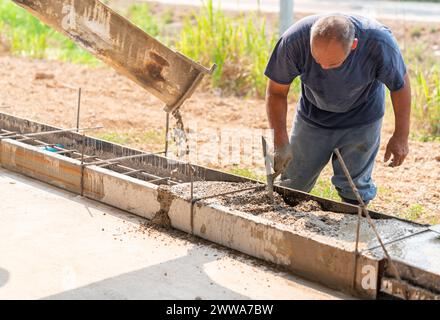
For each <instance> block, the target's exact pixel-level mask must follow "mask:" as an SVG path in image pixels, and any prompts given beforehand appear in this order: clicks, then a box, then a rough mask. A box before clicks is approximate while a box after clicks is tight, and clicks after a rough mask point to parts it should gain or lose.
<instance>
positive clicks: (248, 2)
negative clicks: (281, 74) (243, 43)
mask: <svg viewBox="0 0 440 320" xmlns="http://www.w3.org/2000/svg"><path fill="white" fill-rule="evenodd" d="M138 2H159V3H165V4H179V5H194V6H201V5H203V1H202V0H154V1H152V0H138ZM205 3H206V1H205ZM213 3H214V6H215V7H218V4H220V6H221V8H222V9H225V10H239V11H249V10H261V11H264V12H278V11H279V0H260V1H258V0H214V1H213ZM293 8H294V10H295V11H296V12H302V13H330V12H345V13H356V14H361V15H364V16H370V17H373V18H385V19H396V20H402V19H403V20H408V21H425V22H429V21H432V22H440V3H428V2H407V1H365V0H338V1H330V0H294V5H293Z"/></svg>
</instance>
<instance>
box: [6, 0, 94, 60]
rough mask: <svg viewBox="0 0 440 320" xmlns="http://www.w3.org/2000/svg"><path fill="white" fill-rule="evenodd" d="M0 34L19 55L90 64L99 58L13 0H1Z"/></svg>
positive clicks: (11, 49)
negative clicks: (12, 0)
mask: <svg viewBox="0 0 440 320" xmlns="http://www.w3.org/2000/svg"><path fill="white" fill-rule="evenodd" d="M0 34H1V35H2V39H3V41H5V42H6V43H7V45H8V46H9V47H10V51H11V53H13V54H16V55H22V56H29V57H32V58H52V59H57V60H62V61H70V62H74V63H81V64H87V65H92V66H93V65H98V64H99V63H100V62H99V61H98V60H97V59H96V58H94V57H93V56H92V55H91V54H89V53H88V52H86V51H84V50H82V49H80V48H78V47H77V46H76V45H75V44H74V43H73V42H72V41H71V40H69V39H68V38H67V37H65V36H63V35H61V34H59V33H57V32H56V31H54V30H53V29H52V28H50V27H48V26H47V25H45V24H43V23H42V22H40V21H39V20H38V19H36V18H34V17H33V16H32V15H31V14H30V13H28V12H27V11H25V10H23V9H21V8H20V7H18V6H17V5H15V4H13V3H12V2H11V1H7V0H0Z"/></svg>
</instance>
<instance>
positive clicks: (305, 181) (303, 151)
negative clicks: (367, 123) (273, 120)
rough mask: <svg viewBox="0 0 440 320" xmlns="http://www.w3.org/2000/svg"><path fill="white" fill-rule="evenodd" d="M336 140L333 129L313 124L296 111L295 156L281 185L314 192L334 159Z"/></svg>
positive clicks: (293, 134) (293, 135) (292, 138)
mask: <svg viewBox="0 0 440 320" xmlns="http://www.w3.org/2000/svg"><path fill="white" fill-rule="evenodd" d="M332 139H334V132H333V130H327V129H322V128H319V127H315V126H313V125H310V124H308V123H307V122H305V121H304V120H302V119H301V117H300V116H298V114H296V115H295V119H294V121H293V127H292V132H291V135H290V144H291V145H292V153H293V159H292V161H290V163H289V165H288V166H287V168H286V170H285V171H284V173H283V174H282V175H281V183H280V185H282V186H285V187H288V188H292V189H297V190H301V191H305V192H310V190H312V188H313V186H314V185H315V183H316V180H317V179H318V176H319V174H320V173H321V171H322V169H323V168H324V167H325V165H326V164H327V163H328V161H329V160H330V157H331V154H332V151H333V143H334V142H333V141H332Z"/></svg>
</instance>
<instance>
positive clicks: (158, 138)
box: [95, 130, 165, 146]
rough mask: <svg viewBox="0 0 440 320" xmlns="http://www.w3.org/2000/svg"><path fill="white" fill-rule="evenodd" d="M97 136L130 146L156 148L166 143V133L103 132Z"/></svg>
mask: <svg viewBox="0 0 440 320" xmlns="http://www.w3.org/2000/svg"><path fill="white" fill-rule="evenodd" d="M95 136H96V137H97V138H99V139H103V140H106V141H110V142H114V143H118V144H122V145H130V144H145V145H151V146H156V145H158V144H160V143H165V142H164V141H165V132H162V131H156V130H149V131H145V132H132V131H130V132H113V131H112V132H103V133H97V134H95Z"/></svg>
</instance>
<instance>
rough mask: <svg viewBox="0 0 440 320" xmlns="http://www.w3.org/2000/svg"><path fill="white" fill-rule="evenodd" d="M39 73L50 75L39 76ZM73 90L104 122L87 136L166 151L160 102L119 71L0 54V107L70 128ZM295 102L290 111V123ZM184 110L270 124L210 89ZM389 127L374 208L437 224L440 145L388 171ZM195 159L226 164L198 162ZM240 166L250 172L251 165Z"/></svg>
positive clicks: (216, 121)
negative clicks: (385, 158) (386, 153)
mask: <svg viewBox="0 0 440 320" xmlns="http://www.w3.org/2000/svg"><path fill="white" fill-rule="evenodd" d="M37 73H45V74H47V75H49V76H48V77H47V79H40V80H37V79H36V75H37ZM78 87H81V88H82V90H83V94H82V97H83V99H82V109H81V110H82V114H81V126H83V127H87V126H97V125H103V126H104V127H105V129H104V130H102V131H100V132H96V133H92V135H97V136H99V137H102V138H105V139H109V140H113V141H116V142H119V143H123V144H126V145H130V146H133V147H137V148H141V149H144V150H155V151H157V150H162V149H163V141H164V137H163V131H164V117H165V114H164V112H163V111H162V107H163V105H162V103H161V102H160V101H158V100H157V99H155V98H154V97H153V96H152V95H150V94H148V93H146V92H144V91H143V90H142V89H140V88H139V87H138V86H137V85H135V84H134V83H132V82H131V81H130V80H127V79H125V78H124V77H122V76H119V75H118V74H116V72H114V71H112V70H110V69H108V68H105V67H100V68H94V69H93V68H89V67H85V66H79V65H73V64H68V63H62V62H57V61H45V60H31V59H26V58H19V57H11V56H8V55H3V56H1V57H0V94H1V101H0V108H1V107H9V108H6V109H0V110H1V111H4V112H7V113H11V114H14V115H17V116H21V117H26V118H30V119H33V120H37V121H41V122H45V123H48V124H53V125H57V126H62V127H66V128H67V127H72V126H74V125H75V121H76V115H75V113H76V105H77V88H78ZM293 106H294V104H291V108H290V110H289V115H288V123H289V124H290V123H291V120H292V117H293V113H294V107H293ZM182 111H183V116H184V120H185V122H188V121H189V120H190V119H191V120H192V121H194V122H196V123H197V126H198V128H199V130H211V132H216V130H218V129H219V128H220V129H221V128H224V127H226V126H227V127H231V128H235V129H236V130H237V131H236V132H243V131H244V130H245V129H248V128H250V129H264V128H267V120H266V114H265V106H264V101H263V100H255V99H246V100H245V99H241V98H237V97H221V96H220V95H219V94H216V93H215V92H212V91H208V90H198V91H197V92H196V94H195V95H194V96H193V97H192V98H191V99H190V100H189V101H187V102H186V104H185V105H184V106H183V108H182ZM289 127H290V125H289ZM392 128H393V123H392V117H391V116H388V117H386V121H385V125H384V129H383V138H382V145H381V151H380V154H379V156H378V157H377V160H376V167H375V171H374V178H375V180H376V182H377V184H378V186H379V195H378V197H377V199H375V200H374V202H373V203H372V206H373V208H374V209H376V210H381V211H382V212H385V213H388V214H394V215H399V216H401V217H405V218H411V219H415V220H417V221H419V222H428V223H440V188H439V185H440V143H438V142H423V143H422V142H418V141H411V143H410V148H411V153H410V155H409V157H408V159H407V161H406V162H405V163H404V165H402V166H401V167H399V168H389V167H387V166H386V165H385V164H384V163H383V161H382V159H383V154H384V148H385V145H386V142H387V141H388V139H389V137H390V135H391V133H392ZM207 139H208V138H207ZM199 143H203V141H199ZM257 151H258V150H257ZM258 152H259V151H258ZM199 163H200V164H204V165H210V166H215V167H221V168H223V169H230V168H231V166H230V165H221V164H220V165H218V164H217V165H214V164H212V163H209V162H207V161H203V159H202V160H200V161H199ZM239 167H240V168H250V169H255V168H254V167H252V166H249V165H246V166H239ZM259 168H260V169H261V167H259ZM330 176H331V168H330V167H327V168H326V169H325V170H324V172H323V175H322V181H323V182H324V183H326V184H327V183H328V178H329V177H330ZM328 185H329V184H328Z"/></svg>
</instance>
